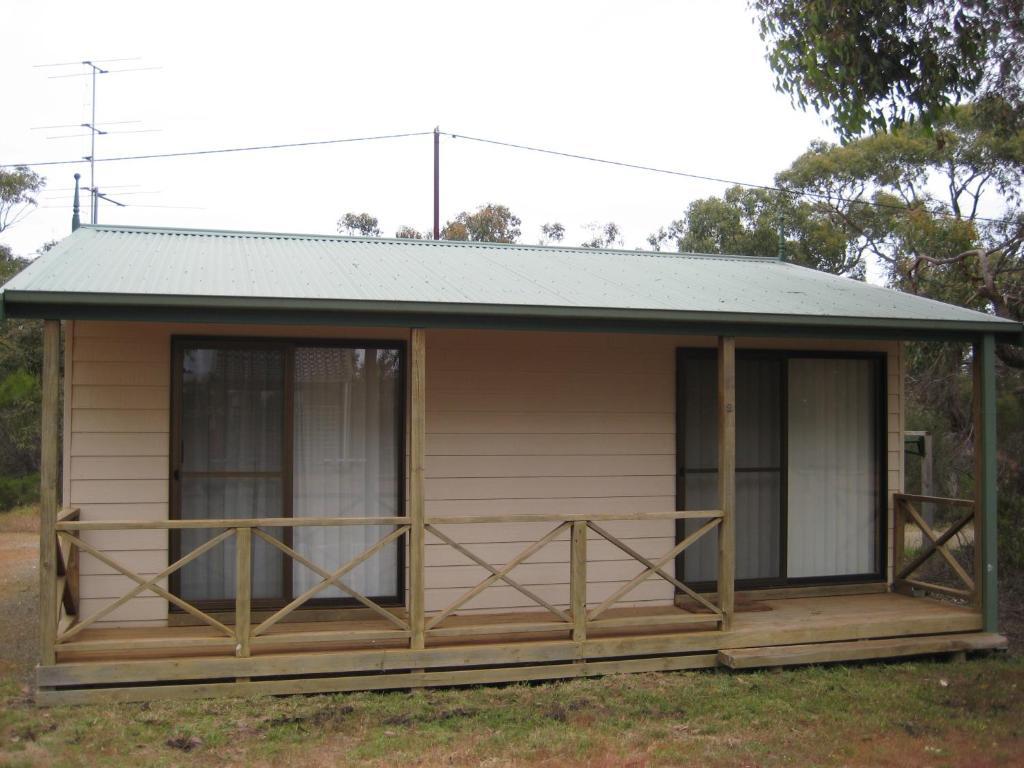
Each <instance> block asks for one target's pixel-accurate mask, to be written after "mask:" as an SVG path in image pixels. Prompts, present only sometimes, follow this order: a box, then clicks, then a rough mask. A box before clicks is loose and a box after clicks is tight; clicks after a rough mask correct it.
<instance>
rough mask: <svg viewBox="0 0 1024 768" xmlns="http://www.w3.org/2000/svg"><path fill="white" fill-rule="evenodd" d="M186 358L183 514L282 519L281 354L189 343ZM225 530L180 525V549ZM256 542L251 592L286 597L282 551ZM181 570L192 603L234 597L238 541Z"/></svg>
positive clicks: (183, 372)
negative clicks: (284, 594) (203, 346)
mask: <svg viewBox="0 0 1024 768" xmlns="http://www.w3.org/2000/svg"><path fill="white" fill-rule="evenodd" d="M181 359H182V370H181V372H180V375H181V377H182V379H181V398H182V403H181V405H182V408H181V454H182V455H181V469H180V472H181V482H180V486H179V487H180V493H181V517H182V519H185V520H192V519H209V518H245V517H279V516H281V514H282V510H281V499H282V487H283V486H282V478H281V469H282V467H281V437H282V426H283V403H284V398H283V392H284V387H283V370H284V363H283V354H282V352H281V351H279V350H266V349H246V348H240V347H239V348H230V347H225V348H220V349H218V348H186V349H185V350H184V351H183V353H182V358H181ZM219 533H220V531H211V530H209V529H186V530H182V531H181V532H180V539H179V541H180V544H181V546H180V552H181V554H182V555H184V554H187V553H188V552H190V551H192V550H193V549H195V548H196V547H198V546H199V545H201V544H202V543H203V542H205V541H207V540H209V539H210V538H212V537H213V536H215V535H217V534H219ZM253 544H254V547H253V569H252V573H253V597H254V598H280V597H282V594H281V590H282V582H281V568H282V562H281V553H280V552H278V551H277V550H275V549H274V548H273V547H271V546H270V545H268V544H266V543H265V542H262V541H259V540H254V541H253ZM180 574H181V576H180V584H179V591H180V594H181V596H182V597H183V598H184V599H186V600H200V601H208V600H231V599H234V595H235V539H234V538H230V539H228V540H227V541H226V542H224V543H222V544H219V545H218V546H216V547H214V548H213V549H212V550H210V551H209V552H207V553H205V554H204V555H202V556H200V557H199V558H198V559H196V560H194V561H192V562H191V563H189V564H188V565H186V566H185V567H184V568H182V569H181V571H180Z"/></svg>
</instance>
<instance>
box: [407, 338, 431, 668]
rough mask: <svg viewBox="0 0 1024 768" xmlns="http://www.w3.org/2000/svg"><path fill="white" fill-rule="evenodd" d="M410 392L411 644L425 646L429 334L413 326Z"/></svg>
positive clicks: (414, 646) (416, 647) (417, 646)
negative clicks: (425, 492)
mask: <svg viewBox="0 0 1024 768" xmlns="http://www.w3.org/2000/svg"><path fill="white" fill-rule="evenodd" d="M411 341H412V343H411V350H410V352H411V354H410V356H409V358H410V375H409V378H410V382H411V387H410V392H409V464H410V471H409V518H410V521H409V524H410V527H409V629H410V632H411V638H410V646H409V647H410V648H412V649H413V650H420V649H422V648H424V647H425V646H426V633H425V630H424V610H423V605H424V594H423V593H424V587H425V585H424V562H423V560H424V557H425V555H426V553H425V548H424V538H425V535H426V531H425V525H426V502H425V499H424V482H423V465H424V462H425V454H426V445H427V412H426V400H427V371H426V364H427V337H426V331H425V330H424V329H423V328H413V329H412V338H411Z"/></svg>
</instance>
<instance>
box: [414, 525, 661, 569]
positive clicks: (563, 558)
mask: <svg viewBox="0 0 1024 768" xmlns="http://www.w3.org/2000/svg"><path fill="white" fill-rule="evenodd" d="M623 541H624V542H625V543H626V544H628V545H629V546H630V547H631V548H632V549H633V550H635V551H637V552H639V553H640V554H641V555H643V556H644V557H646V558H649V559H651V560H657V559H658V558H659V557H661V556H662V555H664V554H665V553H666V552H668V551H669V550H670V549H671V548H672V546H673V545H674V544H675V539H672V538H668V537H665V536H659V537H650V538H642V539H638V538H628V539H627V538H624V539H623ZM529 543H530V542H518V541H508V542H499V543H477V544H471V545H469V546H468V547H467V549H469V550H470V551H471V552H472V553H473V554H475V555H476V556H477V557H479V558H480V559H482V560H483V561H484V562H486V563H490V564H491V565H493V566H495V567H501V566H503V565H504V564H505V563H507V562H508V561H510V560H512V559H514V558H515V556H516V555H518V554H519V553H520V552H522V551H523V550H524V549H525V548H526V547H527V546H528V545H529ZM628 557H629V556H628V555H627V554H626V553H625V552H623V551H622V550H621V549H619V548H618V547H616V546H615V545H614V544H612V543H611V542H608V541H605V540H604V539H603V538H600V537H598V536H597V534H595V533H590V535H589V537H588V540H587V562H590V563H599V562H602V561H604V560H619V559H623V558H628ZM424 562H425V563H426V565H427V567H428V568H434V567H441V566H445V565H472V564H473V561H472V560H470V559H469V558H468V557H466V556H465V555H463V554H462V553H461V552H459V551H458V550H457V549H454V548H452V547H451V546H449V545H448V544H442V543H440V542H438V540H437V539H436V538H435V537H433V536H427V546H426V553H425V561H424ZM568 562H569V544H568V541H567V540H566V539H565V538H564V537H563V538H562V539H561V540H558V541H553V542H552V543H551V544H549V545H548V546H546V547H544V548H543V549H541V550H540V551H539V552H536V553H534V554H533V555H531V556H530V557H529V558H527V559H526V560H524V561H523V563H524V565H525V564H528V563H568Z"/></svg>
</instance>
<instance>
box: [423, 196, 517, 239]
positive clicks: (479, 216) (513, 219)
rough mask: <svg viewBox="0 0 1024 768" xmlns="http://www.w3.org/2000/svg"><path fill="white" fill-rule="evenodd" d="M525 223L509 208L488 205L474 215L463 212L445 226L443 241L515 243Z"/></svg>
mask: <svg viewBox="0 0 1024 768" xmlns="http://www.w3.org/2000/svg"><path fill="white" fill-rule="evenodd" d="M522 223H523V222H522V221H521V220H520V219H519V217H518V216H516V215H515V214H513V213H512V211H510V210H509V209H508V207H507V206H504V205H497V204H495V203H487V205H482V206H480V207H479V208H477V209H476V211H474V212H473V213H469V212H467V211H463V212H462V213H460V214H459V215H458V216H456V217H455V218H454V219H452V220H451V221H449V222H448V223H447V224H445V225H444V228H443V229H442V230H441V239H442V240H473V241H475V242H479V243H514V242H516V240H517V239H518V238H519V235H520V234H522V232H521V231H520V229H519V227H520V225H521V224H522Z"/></svg>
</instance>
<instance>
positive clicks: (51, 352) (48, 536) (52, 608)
mask: <svg viewBox="0 0 1024 768" xmlns="http://www.w3.org/2000/svg"><path fill="white" fill-rule="evenodd" d="M59 393H60V321H59V320H44V321H43V382H42V396H43V403H42V424H41V427H42V434H41V440H40V442H41V449H42V450H41V452H40V457H39V663H40V664H43V665H47V664H53V663H54V662H55V660H56V651H55V649H54V645H55V643H56V641H57V601H58V596H57V532H56V525H57V477H58V475H59V472H58V467H57V461H58V457H57V441H58V439H59V436H60V408H59V402H58V401H59V399H60V394H59Z"/></svg>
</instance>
